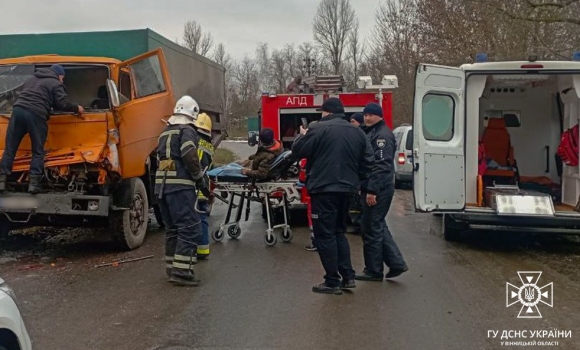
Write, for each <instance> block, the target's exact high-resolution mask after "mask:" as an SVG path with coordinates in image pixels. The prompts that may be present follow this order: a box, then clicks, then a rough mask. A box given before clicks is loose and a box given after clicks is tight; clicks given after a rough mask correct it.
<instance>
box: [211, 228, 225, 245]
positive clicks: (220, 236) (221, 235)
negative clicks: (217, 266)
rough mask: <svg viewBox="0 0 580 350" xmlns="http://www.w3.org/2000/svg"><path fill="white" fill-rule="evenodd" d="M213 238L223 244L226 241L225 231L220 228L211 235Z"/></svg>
mask: <svg viewBox="0 0 580 350" xmlns="http://www.w3.org/2000/svg"><path fill="white" fill-rule="evenodd" d="M211 238H212V239H213V240H214V241H216V242H221V241H222V239H224V231H223V230H222V229H220V228H218V229H217V230H215V231H213V232H212V233H211Z"/></svg>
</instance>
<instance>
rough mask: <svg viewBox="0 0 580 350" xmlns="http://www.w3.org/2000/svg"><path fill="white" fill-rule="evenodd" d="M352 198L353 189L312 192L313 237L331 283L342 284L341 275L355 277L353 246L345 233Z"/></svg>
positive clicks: (326, 277)
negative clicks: (351, 258)
mask: <svg viewBox="0 0 580 350" xmlns="http://www.w3.org/2000/svg"><path fill="white" fill-rule="evenodd" d="M351 198H352V194H350V193H316V194H311V199H312V227H313V230H314V241H315V244H316V248H317V251H318V255H319V256H320V261H321V262H322V266H323V267H324V271H325V272H326V274H325V275H324V280H325V283H326V285H327V286H329V287H338V286H340V282H341V277H342V279H345V280H351V279H354V270H353V268H352V263H351V260H350V246H349V244H348V240H347V238H346V236H345V233H346V228H347V220H348V210H349V207H350V201H351Z"/></svg>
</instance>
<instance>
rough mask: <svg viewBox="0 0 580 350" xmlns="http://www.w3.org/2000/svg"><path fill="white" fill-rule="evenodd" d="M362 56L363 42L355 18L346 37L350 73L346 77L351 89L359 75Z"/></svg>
mask: <svg viewBox="0 0 580 350" xmlns="http://www.w3.org/2000/svg"><path fill="white" fill-rule="evenodd" d="M363 56H364V44H363V43H362V42H361V40H360V36H359V22H358V19H355V22H354V25H353V27H352V31H351V32H350V35H349V38H348V57H349V60H350V64H349V65H350V74H349V76H348V77H347V82H348V85H349V88H350V89H352V88H354V86H355V83H356V79H357V77H358V75H359V71H360V65H361V62H362V60H363Z"/></svg>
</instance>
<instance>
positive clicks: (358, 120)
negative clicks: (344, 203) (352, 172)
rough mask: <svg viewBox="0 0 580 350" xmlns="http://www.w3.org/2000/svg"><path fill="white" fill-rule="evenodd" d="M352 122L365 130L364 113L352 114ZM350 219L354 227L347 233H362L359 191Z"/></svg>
mask: <svg viewBox="0 0 580 350" xmlns="http://www.w3.org/2000/svg"><path fill="white" fill-rule="evenodd" d="M350 123H351V124H352V125H354V126H356V127H359V128H361V129H363V131H364V126H365V125H364V116H363V114H362V113H360V112H357V113H353V114H352V115H351V116H350ZM350 219H351V222H352V229H351V230H349V231H347V233H352V234H355V235H360V231H361V224H360V220H361V204H360V194H359V193H357V194H355V195H354V196H353V200H352V204H351V206H350Z"/></svg>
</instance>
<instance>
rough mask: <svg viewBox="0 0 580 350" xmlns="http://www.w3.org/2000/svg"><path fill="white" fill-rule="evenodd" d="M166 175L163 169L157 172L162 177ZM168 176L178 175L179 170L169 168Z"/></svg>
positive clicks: (156, 174)
mask: <svg viewBox="0 0 580 350" xmlns="http://www.w3.org/2000/svg"><path fill="white" fill-rule="evenodd" d="M164 175H165V171H163V170H157V171H156V172H155V176H161V177H163V176H164ZM167 176H168V177H170V176H177V171H175V170H167Z"/></svg>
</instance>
